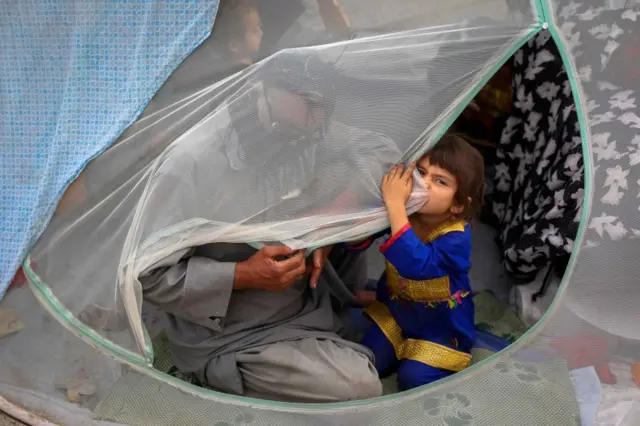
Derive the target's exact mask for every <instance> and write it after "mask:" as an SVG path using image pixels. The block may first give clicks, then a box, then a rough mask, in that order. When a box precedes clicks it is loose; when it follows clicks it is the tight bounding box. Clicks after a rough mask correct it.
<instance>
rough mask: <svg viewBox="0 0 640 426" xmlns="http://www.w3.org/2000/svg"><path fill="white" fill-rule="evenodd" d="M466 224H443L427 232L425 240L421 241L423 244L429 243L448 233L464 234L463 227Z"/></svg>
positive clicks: (460, 222) (462, 222)
mask: <svg viewBox="0 0 640 426" xmlns="http://www.w3.org/2000/svg"><path fill="white" fill-rule="evenodd" d="M465 223H466V222H464V221H459V222H454V223H445V224H442V225H440V226H439V227H437V228H436V229H434V230H433V231H431V232H429V233H428V234H427V236H426V237H425V239H424V240H423V241H424V242H425V243H430V242H432V241H433V240H435V239H436V238H438V237H441V236H443V235H444V234H448V233H449V232H455V231H458V232H464V225H465Z"/></svg>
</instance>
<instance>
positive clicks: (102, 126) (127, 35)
mask: <svg viewBox="0 0 640 426" xmlns="http://www.w3.org/2000/svg"><path fill="white" fill-rule="evenodd" d="M217 6H218V1H217V0H199V1H192V0H177V1H170V2H163V1H147V2H140V1H136V0H118V1H116V0H95V1H86V2H68V1H67V2H51V1H46V0H34V1H28V2H27V1H24V2H8V3H7V2H4V3H3V6H2V13H0V35H1V36H2V39H3V40H4V41H3V47H2V49H0V100H1V101H0V108H1V109H0V140H2V150H1V151H0V170H1V175H0V182H1V185H0V194H1V197H2V201H1V202H0V299H1V298H2V295H3V294H4V292H5V290H6V289H7V287H8V285H9V282H10V281H11V278H12V277H13V275H14V273H15V272H16V270H17V269H18V266H19V265H20V262H21V261H22V259H23V258H24V256H25V255H26V253H27V251H28V250H29V248H30V247H31V245H32V243H33V242H34V241H35V240H36V239H37V238H38V237H39V235H40V234H41V233H42V231H43V230H44V228H45V227H46V225H47V223H48V221H49V219H50V218H51V216H52V214H53V211H54V209H55V207H56V204H57V202H58V201H59V200H60V198H61V196H62V194H63V193H64V190H65V188H66V187H67V185H68V184H69V183H70V182H71V181H73V180H74V179H75V177H76V176H77V175H78V174H79V172H80V171H81V170H82V168H83V167H84V166H85V165H86V164H87V162H88V161H89V160H90V159H91V158H93V157H95V156H96V155H98V154H99V153H100V152H102V151H103V150H104V149H105V148H106V147H107V146H109V144H111V143H112V142H113V141H114V140H115V139H116V138H117V137H118V136H119V135H120V133H121V132H122V131H123V130H124V129H125V128H126V127H128V126H129V125H130V124H131V123H132V122H133V120H134V119H135V118H136V117H137V116H138V115H139V114H140V112H141V111H142V109H143V108H144V106H145V105H146V104H147V103H148V102H149V99H151V97H152V96H153V94H154V93H155V92H156V91H157V90H158V88H159V87H160V86H161V85H162V83H163V82H164V81H165V80H166V79H167V77H168V76H169V75H170V74H171V72H172V71H173V70H174V69H175V68H176V67H177V66H178V64H180V62H181V61H182V60H183V59H184V57H185V56H187V55H188V54H189V53H190V52H191V51H192V50H193V49H194V48H195V47H196V46H198V45H199V44H200V43H201V42H202V41H203V40H204V39H205V38H206V37H207V36H208V34H209V33H210V31H211V27H212V25H213V20H214V17H215V14H216V11H217Z"/></svg>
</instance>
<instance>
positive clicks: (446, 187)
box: [416, 157, 463, 220]
mask: <svg viewBox="0 0 640 426" xmlns="http://www.w3.org/2000/svg"><path fill="white" fill-rule="evenodd" d="M416 169H417V170H418V173H420V175H421V176H422V178H423V180H424V184H425V186H426V187H427V190H428V191H429V200H428V201H427V203H426V204H425V205H424V206H422V208H421V209H420V210H419V211H418V214H420V215H425V216H431V217H433V218H434V219H435V218H438V219H440V218H442V219H443V220H444V219H447V218H448V217H449V216H452V215H457V214H459V213H461V212H462V210H463V208H462V206H459V205H457V203H456V201H455V196H456V192H457V191H458V179H456V177H455V176H454V175H452V174H451V173H449V172H448V171H447V170H445V169H443V168H441V167H438V166H435V165H431V164H430V163H429V158H428V157H424V158H423V159H422V160H420V161H419V162H418V164H417V165H416Z"/></svg>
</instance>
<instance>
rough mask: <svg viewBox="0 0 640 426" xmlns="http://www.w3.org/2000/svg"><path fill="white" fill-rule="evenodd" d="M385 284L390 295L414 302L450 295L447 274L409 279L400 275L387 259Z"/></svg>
mask: <svg viewBox="0 0 640 426" xmlns="http://www.w3.org/2000/svg"><path fill="white" fill-rule="evenodd" d="M387 285H388V287H389V290H390V291H391V294H392V295H394V296H398V297H401V298H403V299H408V300H413V301H416V302H417V301H420V302H429V301H432V300H433V301H436V300H445V299H449V298H450V297H451V286H450V283H449V277H448V276H446V275H445V276H444V277H440V278H433V279H431V280H422V281H416V280H410V279H407V278H403V277H401V276H400V274H399V273H398V270H397V269H396V267H395V266H393V265H392V264H391V263H390V262H389V261H387Z"/></svg>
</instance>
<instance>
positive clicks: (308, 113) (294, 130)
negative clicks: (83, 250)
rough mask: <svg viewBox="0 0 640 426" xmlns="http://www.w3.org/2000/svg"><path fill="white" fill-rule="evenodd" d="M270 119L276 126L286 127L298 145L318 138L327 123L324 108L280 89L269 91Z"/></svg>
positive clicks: (292, 141)
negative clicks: (306, 140)
mask: <svg viewBox="0 0 640 426" xmlns="http://www.w3.org/2000/svg"><path fill="white" fill-rule="evenodd" d="M266 95H267V102H268V104H269V111H270V115H271V116H270V119H271V122H272V124H273V123H276V124H275V125H276V126H284V127H285V128H286V130H287V134H288V135H291V137H292V139H291V140H289V141H287V142H288V143H289V144H290V145H296V144H297V143H298V142H300V141H301V140H303V139H308V138H309V137H316V138H318V137H319V136H320V134H321V132H322V130H323V127H324V125H325V121H326V118H327V117H326V111H325V109H324V108H323V107H322V106H313V105H310V104H309V102H308V101H307V100H306V99H304V98H303V97H301V96H299V95H296V94H294V93H290V92H287V91H284V90H280V89H269V90H268V91H267V94H266Z"/></svg>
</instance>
